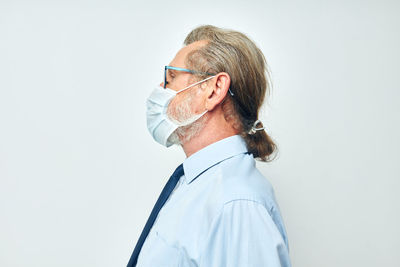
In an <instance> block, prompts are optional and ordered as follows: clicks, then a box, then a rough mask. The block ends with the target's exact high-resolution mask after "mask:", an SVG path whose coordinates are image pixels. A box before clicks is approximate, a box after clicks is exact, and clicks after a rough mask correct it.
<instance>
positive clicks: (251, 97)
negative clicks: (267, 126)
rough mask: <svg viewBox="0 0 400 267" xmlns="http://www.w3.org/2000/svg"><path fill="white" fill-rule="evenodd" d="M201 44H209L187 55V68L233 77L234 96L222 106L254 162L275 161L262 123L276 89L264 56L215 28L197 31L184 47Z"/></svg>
mask: <svg viewBox="0 0 400 267" xmlns="http://www.w3.org/2000/svg"><path fill="white" fill-rule="evenodd" d="M200 40H207V41H208V42H207V44H206V45H204V46H202V47H200V48H198V49H195V50H194V51H191V52H190V53H189V54H188V55H187V57H186V59H185V60H186V61H185V64H186V66H187V67H188V68H191V69H194V70H198V71H202V72H209V73H219V72H226V73H228V74H229V76H230V78H231V83H230V90H231V91H232V92H233V94H234V95H233V96H232V95H230V94H229V93H227V96H226V99H225V100H224V101H223V103H222V109H223V111H224V116H225V119H226V120H227V121H228V122H231V123H232V126H233V127H234V128H235V129H236V130H237V131H238V132H239V133H240V135H241V136H242V137H243V138H244V139H245V141H246V145H247V148H248V150H249V152H250V153H251V154H253V156H254V158H256V159H258V160H260V161H265V162H267V161H272V160H273V158H272V159H271V155H272V154H273V152H274V151H276V150H277V146H276V144H275V143H274V142H273V140H272V139H271V137H270V136H269V135H268V134H267V133H266V131H265V130H264V126H263V125H262V123H261V122H260V121H259V120H258V113H259V110H260V108H261V106H262V104H263V102H264V98H265V96H266V95H267V96H269V94H270V90H271V88H272V83H271V79H270V72H269V70H268V65H267V62H266V60H265V57H264V55H263V53H262V52H261V50H260V49H259V48H258V47H257V46H256V45H255V43H254V42H253V41H252V40H251V39H250V38H249V37H247V36H246V35H245V34H243V33H240V32H238V31H233V30H229V29H222V28H218V27H215V26H213V25H202V26H199V27H197V28H195V29H193V30H192V31H191V32H190V33H189V34H188V35H187V36H186V38H185V41H184V44H185V45H189V44H191V43H193V42H196V41H200ZM196 77H197V78H198V79H204V78H205V77H206V76H205V75H203V74H196ZM257 125H259V126H258V127H257ZM252 129H257V131H253V130H252Z"/></svg>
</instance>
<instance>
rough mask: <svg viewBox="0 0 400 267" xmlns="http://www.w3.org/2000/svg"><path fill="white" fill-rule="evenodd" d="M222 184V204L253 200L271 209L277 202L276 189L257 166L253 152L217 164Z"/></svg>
mask: <svg viewBox="0 0 400 267" xmlns="http://www.w3.org/2000/svg"><path fill="white" fill-rule="evenodd" d="M216 167H217V170H216V171H217V172H218V173H219V176H220V182H221V183H222V184H221V185H222V186H221V187H220V188H221V190H222V191H221V192H220V196H221V202H222V203H221V204H222V205H224V204H226V203H229V202H231V201H234V200H251V201H254V202H257V203H259V204H261V205H263V206H264V207H265V208H266V209H267V210H268V211H270V210H271V209H272V208H273V206H274V204H275V194H274V189H273V187H272V185H271V183H270V182H269V181H268V179H267V178H266V177H265V176H264V175H263V174H262V173H261V172H260V171H259V170H258V169H257V168H256V165H255V160H254V158H253V156H252V155H251V154H240V155H237V156H235V157H232V158H229V159H226V160H225V161H223V162H221V163H220V164H218V165H217V166H216Z"/></svg>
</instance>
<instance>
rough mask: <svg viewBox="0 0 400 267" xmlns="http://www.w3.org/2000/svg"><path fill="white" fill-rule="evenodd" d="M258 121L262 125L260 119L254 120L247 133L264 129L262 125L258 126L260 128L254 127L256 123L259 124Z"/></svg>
mask: <svg viewBox="0 0 400 267" xmlns="http://www.w3.org/2000/svg"><path fill="white" fill-rule="evenodd" d="M259 123H261V125H262V122H261V121H260V120H256V121H255V122H254V124H253V126H252V127H251V129H250V131H248V132H247V133H248V134H255V133H256V132H257V131H262V130H264V129H265V127H264V126H262V127H260V128H257V127H256V126H257V124H259Z"/></svg>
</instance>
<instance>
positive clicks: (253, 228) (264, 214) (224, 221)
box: [200, 199, 291, 267]
mask: <svg viewBox="0 0 400 267" xmlns="http://www.w3.org/2000/svg"><path fill="white" fill-rule="evenodd" d="M217 266H218V267H228V266H229V267H243V266H246V267H251V266H254V267H261V266H262V267H290V266H291V264H290V259H289V255H288V249H287V247H286V245H285V242H284V240H283V238H282V235H281V234H280V232H279V230H278V228H277V227H276V225H275V223H274V221H273V220H272V218H271V216H270V214H269V212H268V210H267V209H266V208H265V207H264V205H262V204H261V203H258V202H256V201H252V200H244V199H240V200H233V201H230V202H227V203H225V204H224V206H223V208H222V210H221V212H220V214H218V215H217V217H216V218H215V219H214V221H213V223H212V226H211V229H210V232H209V233H208V235H207V237H206V241H205V243H204V247H203V251H202V254H201V260H200V267H217Z"/></svg>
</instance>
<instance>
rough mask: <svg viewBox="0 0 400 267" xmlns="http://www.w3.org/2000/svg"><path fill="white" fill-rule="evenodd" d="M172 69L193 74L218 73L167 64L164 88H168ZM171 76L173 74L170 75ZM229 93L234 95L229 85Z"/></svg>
mask: <svg viewBox="0 0 400 267" xmlns="http://www.w3.org/2000/svg"><path fill="white" fill-rule="evenodd" d="M169 69H171V70H178V71H184V72H189V73H192V74H206V75H216V74H215V73H209V72H203V71H197V70H189V69H184V68H179V67H172V66H165V68H164V89H165V88H167V83H168V81H167V76H168V75H167V71H168V70H169ZM169 76H171V75H169ZM229 93H230V94H231V95H232V96H233V93H232V91H231V88H230V87H229Z"/></svg>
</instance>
